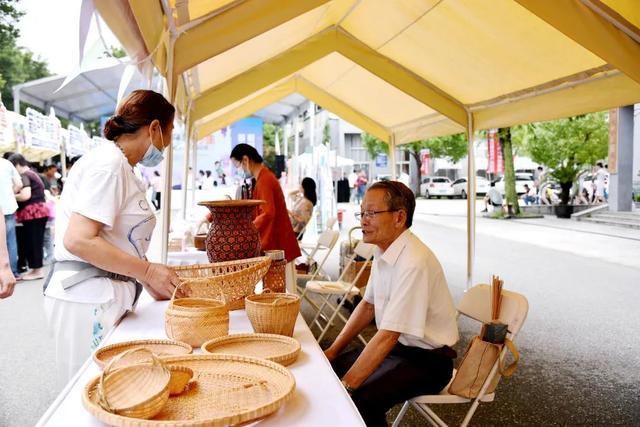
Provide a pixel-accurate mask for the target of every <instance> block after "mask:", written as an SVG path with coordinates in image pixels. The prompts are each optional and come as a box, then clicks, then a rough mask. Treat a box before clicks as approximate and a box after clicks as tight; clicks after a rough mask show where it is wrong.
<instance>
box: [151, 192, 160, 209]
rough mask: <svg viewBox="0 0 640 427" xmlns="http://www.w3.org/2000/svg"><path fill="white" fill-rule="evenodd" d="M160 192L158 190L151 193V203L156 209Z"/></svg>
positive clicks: (158, 207) (158, 205)
mask: <svg viewBox="0 0 640 427" xmlns="http://www.w3.org/2000/svg"><path fill="white" fill-rule="evenodd" d="M160 194H161V193H160V192H155V193H154V194H153V200H152V203H153V206H154V207H155V208H156V210H158V209H160Z"/></svg>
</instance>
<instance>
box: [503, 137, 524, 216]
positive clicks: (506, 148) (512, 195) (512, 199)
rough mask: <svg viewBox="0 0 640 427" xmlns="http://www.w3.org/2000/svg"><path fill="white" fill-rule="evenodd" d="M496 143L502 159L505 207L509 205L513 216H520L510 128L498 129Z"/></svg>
mask: <svg viewBox="0 0 640 427" xmlns="http://www.w3.org/2000/svg"><path fill="white" fill-rule="evenodd" d="M498 141H500V149H501V150H502V158H503V159H504V194H505V198H506V199H507V205H511V206H512V208H513V213H514V214H515V215H519V214H520V205H519V204H518V193H517V192H516V173H515V168H514V165H513V142H512V139H511V128H502V129H498Z"/></svg>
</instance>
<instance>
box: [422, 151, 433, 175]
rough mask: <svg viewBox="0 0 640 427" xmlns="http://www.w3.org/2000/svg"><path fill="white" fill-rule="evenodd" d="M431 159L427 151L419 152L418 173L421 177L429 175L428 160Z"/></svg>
mask: <svg viewBox="0 0 640 427" xmlns="http://www.w3.org/2000/svg"><path fill="white" fill-rule="evenodd" d="M430 159H431V154H430V153H429V150H420V161H421V162H422V164H421V165H420V173H421V174H422V175H429V160H430Z"/></svg>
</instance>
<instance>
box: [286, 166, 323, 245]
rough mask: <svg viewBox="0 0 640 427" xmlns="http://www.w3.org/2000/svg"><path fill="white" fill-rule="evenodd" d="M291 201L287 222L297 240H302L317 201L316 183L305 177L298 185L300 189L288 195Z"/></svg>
mask: <svg viewBox="0 0 640 427" xmlns="http://www.w3.org/2000/svg"><path fill="white" fill-rule="evenodd" d="M289 196H290V197H291V198H292V199H293V207H292V208H291V210H290V211H289V220H290V221H291V226H292V227H293V231H294V232H295V233H296V236H297V237H298V240H302V236H303V235H304V229H305V227H306V226H307V223H308V222H309V220H310V219H311V215H313V207H314V206H315V205H316V203H317V201H318V196H317V195H316V182H315V181H314V180H313V179H311V178H309V177H306V178H305V179H303V180H302V182H301V183H300V189H298V190H294V191H292V192H291V193H289Z"/></svg>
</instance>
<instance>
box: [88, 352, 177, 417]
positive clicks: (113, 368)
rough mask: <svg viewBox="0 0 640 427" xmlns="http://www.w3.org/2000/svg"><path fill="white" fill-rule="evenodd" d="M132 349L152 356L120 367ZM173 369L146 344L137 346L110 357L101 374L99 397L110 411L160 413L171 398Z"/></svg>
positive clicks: (131, 414)
mask: <svg viewBox="0 0 640 427" xmlns="http://www.w3.org/2000/svg"><path fill="white" fill-rule="evenodd" d="M133 353H145V354H146V355H147V357H149V356H150V357H151V363H149V361H148V359H147V361H146V362H145V363H137V364H133V365H132V364H128V365H126V366H124V367H120V368H119V367H117V365H118V363H119V362H120V360H123V359H126V358H127V357H128V356H129V355H131V354H133ZM170 380H171V373H170V372H169V370H168V369H167V368H166V367H165V366H164V364H163V363H162V362H161V361H160V359H158V357H157V356H156V355H154V354H153V353H152V352H150V351H149V350H147V349H145V348H134V349H131V350H127V351H125V352H124V353H121V354H119V355H118V356H116V357H114V358H113V359H111V361H110V362H109V363H108V364H107V365H106V366H105V368H104V371H102V374H100V376H99V377H98V381H97V385H96V400H97V403H98V405H99V406H100V407H101V409H103V410H105V411H107V412H108V413H113V414H119V415H123V416H126V417H131V418H141V419H148V418H152V417H154V416H155V415H157V414H158V413H159V412H160V411H161V410H162V408H163V407H164V405H165V404H166V403H167V401H168V400H169V383H170Z"/></svg>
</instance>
